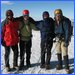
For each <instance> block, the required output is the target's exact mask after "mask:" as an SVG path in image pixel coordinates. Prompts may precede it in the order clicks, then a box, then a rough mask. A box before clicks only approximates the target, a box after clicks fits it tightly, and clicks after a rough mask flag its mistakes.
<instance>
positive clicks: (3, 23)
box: [1, 20, 6, 46]
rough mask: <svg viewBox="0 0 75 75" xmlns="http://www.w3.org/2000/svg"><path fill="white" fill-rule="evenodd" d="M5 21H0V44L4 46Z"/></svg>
mask: <svg viewBox="0 0 75 75" xmlns="http://www.w3.org/2000/svg"><path fill="white" fill-rule="evenodd" d="M5 23H6V20H4V21H2V23H1V44H2V45H3V46H5V43H4V33H5Z"/></svg>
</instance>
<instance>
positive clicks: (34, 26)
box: [31, 23, 39, 31]
mask: <svg viewBox="0 0 75 75" xmlns="http://www.w3.org/2000/svg"><path fill="white" fill-rule="evenodd" d="M31 28H32V29H33V30H36V31H38V30H39V29H38V28H37V27H36V25H35V24H33V23H31Z"/></svg>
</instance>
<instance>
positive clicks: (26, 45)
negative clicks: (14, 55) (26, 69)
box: [20, 39, 32, 66]
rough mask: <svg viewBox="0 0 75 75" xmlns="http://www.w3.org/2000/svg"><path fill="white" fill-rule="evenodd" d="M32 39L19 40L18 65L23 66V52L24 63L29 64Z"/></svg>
mask: <svg viewBox="0 0 75 75" xmlns="http://www.w3.org/2000/svg"><path fill="white" fill-rule="evenodd" d="M31 46H32V40H31V39H30V40H29V41H22V40H20V66H24V54H25V53H26V65H29V64H30V57H31Z"/></svg>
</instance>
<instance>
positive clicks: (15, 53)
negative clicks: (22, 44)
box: [4, 45, 18, 67]
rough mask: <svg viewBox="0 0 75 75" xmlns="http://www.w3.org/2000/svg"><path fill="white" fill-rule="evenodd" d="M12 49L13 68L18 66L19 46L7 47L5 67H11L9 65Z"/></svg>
mask: <svg viewBox="0 0 75 75" xmlns="http://www.w3.org/2000/svg"><path fill="white" fill-rule="evenodd" d="M10 48H11V49H12V50H13V54H14V55H13V66H14V67H15V66H18V45H14V46H5V57H4V58H5V67H10V65H9V55H10Z"/></svg>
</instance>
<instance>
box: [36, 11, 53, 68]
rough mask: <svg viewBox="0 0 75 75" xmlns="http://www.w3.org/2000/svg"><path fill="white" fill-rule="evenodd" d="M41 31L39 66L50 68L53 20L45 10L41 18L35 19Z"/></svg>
mask: <svg viewBox="0 0 75 75" xmlns="http://www.w3.org/2000/svg"><path fill="white" fill-rule="evenodd" d="M37 28H38V29H39V30H40V33H41V65H40V68H46V69H50V59H51V49H52V46H53V38H54V21H53V19H52V18H51V17H49V13H48V12H47V11H45V12H43V20H41V21H37ZM45 53H47V57H46V61H45Z"/></svg>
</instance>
